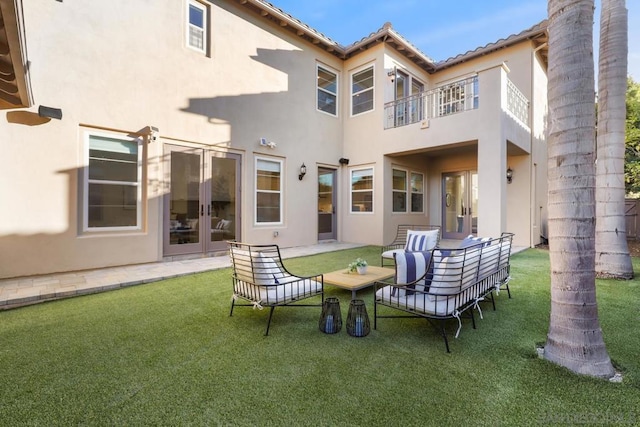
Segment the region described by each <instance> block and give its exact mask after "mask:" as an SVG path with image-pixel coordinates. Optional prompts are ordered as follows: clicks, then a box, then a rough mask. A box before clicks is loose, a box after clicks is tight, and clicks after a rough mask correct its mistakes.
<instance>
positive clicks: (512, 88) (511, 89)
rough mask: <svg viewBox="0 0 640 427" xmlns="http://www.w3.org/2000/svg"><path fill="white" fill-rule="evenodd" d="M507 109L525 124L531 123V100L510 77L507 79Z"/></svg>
mask: <svg viewBox="0 0 640 427" xmlns="http://www.w3.org/2000/svg"><path fill="white" fill-rule="evenodd" d="M507 111H509V112H510V113H511V114H513V115H514V116H515V118H516V119H518V120H520V121H521V122H522V123H523V124H525V125H527V126H528V125H529V100H528V99H527V98H526V97H525V96H524V95H523V94H522V92H520V89H518V88H517V87H516V85H514V84H513V82H512V81H511V80H509V79H507Z"/></svg>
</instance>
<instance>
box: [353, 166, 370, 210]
mask: <svg viewBox="0 0 640 427" xmlns="http://www.w3.org/2000/svg"><path fill="white" fill-rule="evenodd" d="M351 212H373V168H368V169H359V170H352V171H351Z"/></svg>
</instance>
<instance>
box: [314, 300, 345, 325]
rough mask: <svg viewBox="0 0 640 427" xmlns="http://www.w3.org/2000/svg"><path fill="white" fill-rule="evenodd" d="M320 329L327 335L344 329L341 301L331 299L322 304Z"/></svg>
mask: <svg viewBox="0 0 640 427" xmlns="http://www.w3.org/2000/svg"><path fill="white" fill-rule="evenodd" d="M318 327H319V328H320V330H321V331H322V332H324V333H325V334H335V333H337V332H340V330H341V329H342V315H341V314H340V300H339V299H338V298H334V297H329V298H326V299H325V300H324V303H322V314H321V315H320V322H319V323H318Z"/></svg>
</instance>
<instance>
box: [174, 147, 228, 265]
mask: <svg viewBox="0 0 640 427" xmlns="http://www.w3.org/2000/svg"><path fill="white" fill-rule="evenodd" d="M165 171H166V172H165V181H166V182H167V183H168V191H167V193H166V195H165V197H164V218H165V220H164V245H163V247H164V254H165V255H180V254H192V253H201V252H211V251H220V250H226V241H227V240H235V239H236V238H237V236H239V231H240V229H239V220H240V203H239V179H240V156H239V155H237V154H230V153H224V152H218V151H213V150H205V149H194V148H188V147H181V146H176V145H166V146H165Z"/></svg>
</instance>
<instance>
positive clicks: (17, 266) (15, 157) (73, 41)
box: [0, 0, 343, 277]
mask: <svg viewBox="0 0 640 427" xmlns="http://www.w3.org/2000/svg"><path fill="white" fill-rule="evenodd" d="M24 6H25V20H26V22H27V24H28V25H27V28H28V37H27V42H28V47H29V59H30V60H31V61H32V64H31V78H32V85H33V90H34V93H35V94H36V103H37V104H42V105H47V106H51V107H56V108H61V109H62V111H63V119H62V120H60V121H55V120H54V121H51V122H50V123H47V124H44V125H41V126H34V127H27V126H24V125H20V124H15V123H7V122H6V121H4V120H3V121H1V122H0V134H2V135H3V137H2V146H3V148H4V150H5V154H6V155H5V156H2V159H1V160H0V168H1V169H2V170H3V176H5V177H10V180H5V179H3V180H2V181H3V182H2V184H0V185H1V187H0V188H1V189H2V198H3V200H11V205H12V209H10V210H4V211H3V212H2V214H1V215H2V217H1V220H0V223H1V224H2V229H0V254H2V263H0V277H13V276H22V275H32V274H39V273H45V272H53V271H68V270H78V269H87V268H93V267H103V266H108V265H121V264H129V263H140V262H149V261H156V260H158V259H161V258H162V241H161V236H162V233H161V231H162V218H163V212H162V203H161V201H162V197H163V196H164V192H165V191H166V187H167V186H166V182H165V181H163V177H164V174H163V170H162V167H163V162H162V160H163V144H164V143H173V144H182V145H185V146H191V147H215V148H216V149H223V150H225V149H230V150H232V151H234V152H238V153H241V154H242V155H243V168H242V182H243V183H244V185H245V191H243V192H242V201H241V203H242V206H243V207H245V209H244V210H243V218H242V226H241V228H242V238H243V239H247V240H251V241H260V242H263V243H268V242H271V241H274V242H275V243H279V244H281V245H282V246H294V245H301V244H311V243H315V242H316V241H317V227H316V226H315V224H314V223H315V218H316V212H317V208H316V206H317V165H328V166H334V167H336V168H338V166H339V165H338V159H339V158H340V157H342V115H343V111H340V117H338V118H336V117H331V116H329V115H327V114H324V113H320V112H317V111H316V107H315V79H316V75H315V73H316V68H315V67H316V62H317V61H318V60H319V61H321V62H322V63H324V64H325V65H326V66H329V67H332V68H334V69H336V70H338V71H340V70H341V67H342V64H341V62H340V61H339V60H337V59H336V58H335V57H333V56H331V55H329V54H327V53H324V52H323V51H321V50H319V49H317V48H315V47H313V46H310V45H307V44H303V43H302V42H301V41H300V40H299V39H298V38H296V37H294V36H292V35H286V34H282V32H281V31H280V30H279V28H278V27H275V26H271V25H269V24H266V23H265V22H264V21H262V20H260V19H258V18H257V17H256V16H254V15H251V14H248V13H247V12H245V11H244V10H242V9H239V8H237V7H236V6H234V5H232V4H229V3H227V2H214V3H213V4H211V6H210V18H211V28H212V32H213V34H212V37H211V38H210V39H211V42H212V43H211V46H210V49H209V53H210V55H209V57H207V56H204V55H202V54H199V53H198V52H195V51H193V50H191V49H188V48H186V47H185V42H184V32H185V27H184V22H185V13H186V3H185V2H184V1H179V2H176V1H174V0H158V1H156V2H153V5H150V4H148V3H146V2H145V3H140V2H125V1H118V2H106V3H105V2H97V3H96V2H91V3H82V2H80V3H77V2H74V3H68V2H65V3H59V2H47V3H46V4H42V5H40V4H34V3H26V4H25V5H24ZM274 33H279V34H278V35H275V34H274ZM238 35H242V36H241V37H239V36H238ZM63 47H64V49H63ZM148 125H151V126H156V127H158V128H159V130H160V138H159V139H158V141H156V142H152V143H150V144H149V145H148V174H149V185H148V188H147V193H148V200H147V203H146V204H147V206H146V207H147V212H148V214H147V215H146V221H145V224H144V228H143V230H140V231H138V232H127V233H124V232H119V233H83V232H82V231H81V230H79V228H78V227H79V226H78V211H79V202H78V185H79V183H78V171H79V170H81V168H82V167H83V166H84V164H83V157H84V156H83V150H84V148H83V130H84V129H87V128H92V127H98V128H109V129H114V130H119V131H121V132H122V133H123V134H126V133H130V132H136V131H139V130H141V129H143V128H144V127H145V126H148ZM260 137H265V138H267V139H268V140H269V141H274V142H276V143H277V147H276V148H275V149H269V148H264V147H260V146H259V144H258V139H259V138H260ZM257 155H265V156H272V157H275V158H278V159H282V160H283V161H284V171H283V178H284V191H283V193H284V200H285V204H284V221H283V224H281V225H278V226H276V227H273V226H269V227H261V226H256V225H254V218H253V206H254V192H253V173H254V164H255V163H254V162H255V157H256V156H257ZM303 162H305V163H306V165H307V166H308V173H307V176H306V177H305V179H304V180H302V181H299V180H298V169H299V167H300V165H301V164H302V163H303ZM9 181H10V182H12V183H14V185H11V184H10V182H9ZM15 183H20V185H15ZM309 218H313V219H314V221H311V222H310V221H309ZM310 224H311V225H310ZM274 230H278V231H279V236H278V237H277V238H274V237H273V231H274Z"/></svg>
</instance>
